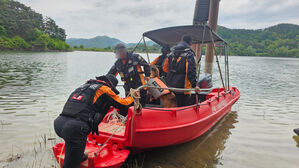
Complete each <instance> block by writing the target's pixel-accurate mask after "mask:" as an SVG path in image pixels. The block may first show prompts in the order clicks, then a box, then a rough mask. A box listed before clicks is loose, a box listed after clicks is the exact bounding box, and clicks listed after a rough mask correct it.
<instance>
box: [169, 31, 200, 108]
mask: <svg viewBox="0 0 299 168" xmlns="http://www.w3.org/2000/svg"><path fill="white" fill-rule="evenodd" d="M191 44H192V39H191V37H190V36H183V37H182V40H181V41H180V42H179V43H178V44H177V45H176V46H175V47H174V50H173V52H172V53H171V54H169V57H168V58H166V60H165V63H164V65H163V70H164V72H167V76H166V83H167V86H169V87H175V88H185V89H190V88H195V92H197V93H199V92H200V88H199V87H198V86H197V78H196V65H195V54H194V51H193V50H192V49H191V47H190V46H191ZM190 93H191V92H185V93H180V92H175V95H176V98H177V103H178V106H179V107H182V106H186V105H190V103H189V100H190V97H191V96H190V95H191V94H190Z"/></svg>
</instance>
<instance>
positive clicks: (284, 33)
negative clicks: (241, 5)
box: [217, 24, 299, 57]
mask: <svg viewBox="0 0 299 168" xmlns="http://www.w3.org/2000/svg"><path fill="white" fill-rule="evenodd" d="M217 33H218V34H219V35H220V36H221V37H223V38H224V39H225V40H226V41H228V42H229V43H230V46H231V50H230V55H241V56H244V55H249V56H281V57H299V49H298V44H299V26H298V25H293V24H279V25H276V26H272V27H269V28H265V29H258V30H246V29H228V28H225V27H222V26H218V30H217Z"/></svg>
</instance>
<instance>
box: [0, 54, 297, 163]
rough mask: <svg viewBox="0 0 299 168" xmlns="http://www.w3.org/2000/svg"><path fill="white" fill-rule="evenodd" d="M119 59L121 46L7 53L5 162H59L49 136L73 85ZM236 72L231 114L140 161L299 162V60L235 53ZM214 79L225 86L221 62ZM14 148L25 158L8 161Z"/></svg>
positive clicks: (2, 81) (1, 108)
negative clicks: (116, 52)
mask: <svg viewBox="0 0 299 168" xmlns="http://www.w3.org/2000/svg"><path fill="white" fill-rule="evenodd" d="M143 56H144V58H146V56H145V55H143ZM155 56H157V55H155V54H151V58H154V57H155ZM114 61H115V58H114V55H113V53H99V52H79V51H76V52H66V53H63V52H59V53H57V52H51V53H31V52H27V53H21V52H4V53H0V151H1V152H0V167H26V166H27V167H28V166H29V167H32V165H33V166H35V167H55V166H57V165H55V162H53V157H52V153H51V148H50V147H51V146H52V145H53V144H54V143H55V140H48V138H55V137H56V138H57V136H56V135H55V133H54V131H53V120H54V119H55V118H56V116H57V115H58V114H59V113H60V112H61V109H62V107H63V105H64V103H65V101H66V99H67V97H68V96H69V94H70V92H71V91H72V90H73V89H75V88H76V87H77V86H79V85H81V84H82V83H84V81H86V80H87V79H89V78H93V77H95V76H98V75H102V74H105V73H107V72H108V70H109V68H110V66H111V65H112V64H113V62H114ZM220 61H221V63H223V62H224V58H223V57H222V58H220ZM214 67H216V66H214ZM230 77H231V81H230V82H231V85H233V86H236V87H237V88H238V89H239V90H240V92H241V98H240V100H239V101H238V103H237V104H236V105H235V106H234V107H233V109H232V112H231V113H230V114H229V115H227V116H226V117H225V118H224V119H223V120H222V121H221V122H220V123H219V124H217V126H215V127H214V128H213V129H212V130H210V131H209V132H207V133H206V134H204V135H203V136H201V137H200V138H198V139H195V140H193V141H191V142H188V143H185V144H181V145H177V146H173V147H165V148H160V149H155V150H152V151H148V152H145V154H143V155H140V156H136V157H137V160H138V162H139V164H140V165H141V164H143V167H162V168H181V167H185V168H191V167H237V168H242V167H277V168H280V167H290V168H292V167H294V168H295V167H298V165H299V137H298V136H294V133H293V132H292V129H293V128H296V127H299V110H298V109H299V103H298V102H299V95H298V94H299V59H293V58H267V57H230ZM213 78H214V86H215V87H218V86H220V82H219V74H218V70H217V69H216V68H214V76H213ZM122 95H123V93H122ZM44 139H46V141H44ZM58 141H59V140H58ZM9 155H10V157H11V156H13V157H12V158H13V159H16V158H18V157H20V158H19V159H16V160H15V161H12V162H7V159H8V158H9ZM140 157H141V158H140ZM134 160H136V158H131V159H130V160H129V161H128V163H129V164H130V165H132V164H131V162H133V161H134ZM142 161H143V162H142Z"/></svg>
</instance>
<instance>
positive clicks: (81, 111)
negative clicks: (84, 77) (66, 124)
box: [61, 80, 106, 122]
mask: <svg viewBox="0 0 299 168" xmlns="http://www.w3.org/2000/svg"><path fill="white" fill-rule="evenodd" d="M103 85H106V83H105V82H103V81H102V82H101V81H100V82H99V81H96V80H90V81H88V82H87V83H85V84H83V85H82V86H80V87H79V88H77V89H76V90H75V91H73V92H72V93H71V95H70V96H69V98H68V100H67V102H66V104H65V105H64V107H63V110H62V113H61V115H62V116H69V117H74V118H80V119H81V120H83V121H86V122H88V121H89V120H90V119H93V117H94V115H95V114H96V112H97V110H96V107H95V105H94V104H93V99H94V96H95V94H96V92H97V90H98V89H99V88H100V87H101V86H103Z"/></svg>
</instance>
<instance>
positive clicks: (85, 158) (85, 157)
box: [81, 153, 88, 162]
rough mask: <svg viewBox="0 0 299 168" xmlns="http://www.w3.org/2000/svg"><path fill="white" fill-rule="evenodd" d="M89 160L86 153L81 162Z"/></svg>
mask: <svg viewBox="0 0 299 168" xmlns="http://www.w3.org/2000/svg"><path fill="white" fill-rule="evenodd" d="M87 159H88V155H87V154H85V153H84V154H83V157H82V161H81V162H84V161H85V160H87Z"/></svg>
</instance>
